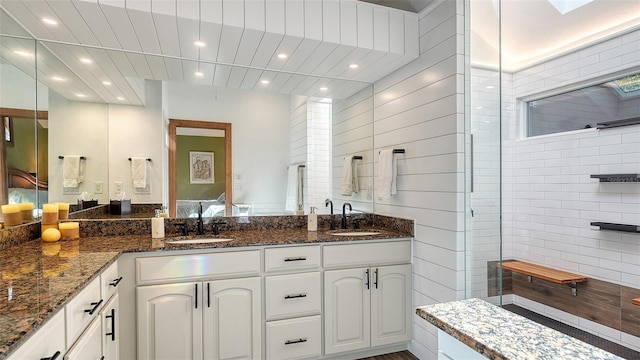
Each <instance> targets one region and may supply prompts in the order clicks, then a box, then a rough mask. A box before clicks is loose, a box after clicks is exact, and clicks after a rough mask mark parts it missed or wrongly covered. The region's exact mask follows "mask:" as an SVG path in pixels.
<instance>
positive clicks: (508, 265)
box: [502, 260, 589, 296]
mask: <svg viewBox="0 0 640 360" xmlns="http://www.w3.org/2000/svg"><path fill="white" fill-rule="evenodd" d="M502 268H503V269H506V270H511V271H513V272H516V273H519V274H523V275H527V277H528V280H529V282H531V278H532V277H535V278H537V279H542V280H546V281H550V282H553V283H556V284H568V285H569V286H570V287H571V292H572V293H573V295H574V296H575V295H577V283H580V282H585V281H587V280H589V278H587V277H585V276H582V275H578V274H574V273H570V272H567V271H562V270H556V269H553V268H550V267H546V266H542V265H536V264H532V263H528V262H525V261H519V260H512V261H504V262H503V263H502Z"/></svg>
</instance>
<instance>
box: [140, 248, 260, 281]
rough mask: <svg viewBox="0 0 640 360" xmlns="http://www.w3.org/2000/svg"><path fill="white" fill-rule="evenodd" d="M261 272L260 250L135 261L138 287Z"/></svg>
mask: <svg viewBox="0 0 640 360" xmlns="http://www.w3.org/2000/svg"><path fill="white" fill-rule="evenodd" d="M259 273H260V250H251V251H232V252H221V253H209V254H194V255H178V256H158V257H146V258H137V259H136V281H137V283H138V285H145V284H153V283H158V282H166V281H187V280H194V279H198V278H209V279H210V278H216V277H233V276H251V275H257V274H259Z"/></svg>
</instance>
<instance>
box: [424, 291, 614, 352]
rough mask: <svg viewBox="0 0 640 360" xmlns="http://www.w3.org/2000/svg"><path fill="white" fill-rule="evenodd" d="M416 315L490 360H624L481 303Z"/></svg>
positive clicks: (443, 307) (427, 310) (471, 301)
mask: <svg viewBox="0 0 640 360" xmlns="http://www.w3.org/2000/svg"><path fill="white" fill-rule="evenodd" d="M416 313H417V314H418V316H420V317H421V318H423V319H425V320H427V321H428V322H429V323H431V324H433V325H435V326H436V327H437V328H439V329H440V330H443V331H444V332H446V333H447V334H449V335H451V336H453V337H454V338H456V339H458V340H460V341H461V342H463V343H464V344H466V345H467V346H469V347H470V348H472V349H474V350H475V351H477V352H479V353H480V354H482V355H484V356H485V357H487V358H489V359H496V360H516V359H532V360H533V359H539V360H542V359H549V360H557V359H590V360H600V359H622V358H621V357H618V356H616V355H613V354H611V353H608V352H606V351H604V350H601V349H599V348H597V347H595V346H592V345H589V344H587V343H584V342H582V341H580V340H577V339H575V338H572V337H570V336H568V335H565V334H563V333H560V332H558V331H556V330H553V329H550V328H548V327H546V326H543V325H540V324H538V323H536V322H533V321H531V320H529V319H526V318H524V317H522V316H520V315H517V314H514V313H512V312H510V311H508V310H505V309H503V308H501V307H498V306H495V305H492V304H490V303H488V302H486V301H483V300H480V299H467V300H461V301H452V302H447V303H441V304H435V305H427V306H422V307H419V308H418V309H417V310H416Z"/></svg>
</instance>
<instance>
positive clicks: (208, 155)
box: [189, 151, 215, 184]
mask: <svg viewBox="0 0 640 360" xmlns="http://www.w3.org/2000/svg"><path fill="white" fill-rule="evenodd" d="M213 161H214V157H213V152H205V151H189V164H190V167H189V183H190V184H213V183H214V182H215V178H214V176H213V168H214V166H213V165H214V163H213Z"/></svg>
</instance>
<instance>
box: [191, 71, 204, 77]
mask: <svg viewBox="0 0 640 360" xmlns="http://www.w3.org/2000/svg"><path fill="white" fill-rule="evenodd" d="M193 75H195V76H197V77H203V76H204V73H203V72H200V71H196V72H194V73H193Z"/></svg>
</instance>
